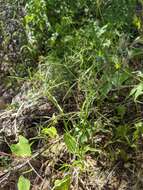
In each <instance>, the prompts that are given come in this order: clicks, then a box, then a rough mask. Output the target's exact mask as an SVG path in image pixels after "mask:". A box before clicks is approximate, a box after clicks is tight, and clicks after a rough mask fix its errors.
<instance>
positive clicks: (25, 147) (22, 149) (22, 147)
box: [10, 136, 31, 157]
mask: <svg viewBox="0 0 143 190" xmlns="http://www.w3.org/2000/svg"><path fill="white" fill-rule="evenodd" d="M10 149H11V151H12V153H13V154H15V155H16V156H21V157H27V156H31V147H30V144H29V142H28V140H27V139H26V138H25V137H23V136H19V142H18V143H17V144H12V145H11V146H10Z"/></svg>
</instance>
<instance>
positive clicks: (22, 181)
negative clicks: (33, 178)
mask: <svg viewBox="0 0 143 190" xmlns="http://www.w3.org/2000/svg"><path fill="white" fill-rule="evenodd" d="M18 190H30V181H29V180H28V179H26V178H25V177H24V176H20V177H19V180H18Z"/></svg>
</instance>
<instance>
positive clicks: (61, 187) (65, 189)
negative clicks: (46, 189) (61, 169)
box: [52, 176, 70, 190]
mask: <svg viewBox="0 0 143 190" xmlns="http://www.w3.org/2000/svg"><path fill="white" fill-rule="evenodd" d="M69 188H70V176H66V177H64V179H62V180H56V181H55V185H54V188H53V189H52V190H69Z"/></svg>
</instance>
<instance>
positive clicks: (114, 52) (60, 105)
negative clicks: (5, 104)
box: [7, 0, 143, 190]
mask: <svg viewBox="0 0 143 190" xmlns="http://www.w3.org/2000/svg"><path fill="white" fill-rule="evenodd" d="M23 4H25V9H26V14H25V16H24V18H23V20H22V21H21V22H23V23H22V24H23V28H24V31H25V36H26V37H25V42H26V43H25V44H24V45H22V47H21V49H20V51H21V55H22V57H23V60H22V64H20V67H18V66H13V71H12V72H11V73H10V75H9V76H10V78H9V77H8V79H7V80H8V82H7V83H11V84H12V85H13V84H14V85H15V86H18V85H19V86H20V85H21V83H22V82H23V81H24V82H27V83H30V88H29V90H28V93H27V96H28V101H29V102H30V101H31V102H36V101H37V100H38V97H46V98H47V99H48V101H49V102H50V103H51V104H52V105H53V106H54V109H55V110H56V111H55V112H54V113H53V114H52V116H51V117H50V119H49V118H48V119H47V120H46V119H45V118H46V117H45V118H44V119H43V120H40V122H39V123H38V124H36V127H35V126H34V127H35V131H38V132H36V135H35V136H34V135H33V136H32V137H31V135H28V132H27V133H26V134H27V136H26V138H29V136H30V138H29V141H30V143H31V147H30V145H29V143H28V140H27V139H25V138H24V137H23V136H24V135H25V133H23V132H22V131H21V133H22V135H23V136H20V141H19V143H18V144H12V145H10V148H11V151H12V153H13V154H14V155H18V156H22V157H23V156H25V155H27V154H28V155H27V156H31V155H32V154H34V152H36V151H38V150H37V149H38V145H37V148H35V146H36V145H35V144H34V143H35V142H36V143H37V141H38V143H41V144H42V145H43V146H46V145H47V143H49V142H53V141H54V140H57V139H60V138H62V142H63V143H64V145H62V146H65V147H64V148H65V149H67V154H69V155H70V158H72V159H71V161H70V162H68V161H67V162H66V161H65V162H62V164H59V167H60V169H59V170H60V171H62V172H63V173H64V175H63V176H62V178H61V179H59V178H57V179H55V181H52V190H68V189H70V185H71V183H73V171H77V170H78V172H77V173H78V177H77V178H80V175H82V173H84V172H85V171H86V167H85V160H86V157H87V155H90V156H91V157H92V158H93V159H94V160H97V161H98V160H102V159H104V160H105V159H106V160H108V161H107V162H109V163H111V165H112V164H114V163H118V162H123V163H124V164H123V165H126V164H128V163H134V164H136V157H138V155H139V154H140V153H141V152H142V140H143V122H142V116H143V109H142V103H143V97H142V95H143V68H142V58H143V52H142V47H143V34H142V32H143V28H142V24H143V15H142V6H143V1H142V0H140V1H138V2H137V1H136V0H120V1H119V0H94V1H93V0H75V1H72V0H71V1H68V0H63V1H61V0H28V1H26V2H23ZM21 65H22V66H21ZM17 68H18V69H17ZM21 81H22V82H21ZM29 104H30V103H29ZM20 106H21V103H19V105H15V104H13V105H12V107H13V109H17V107H18V109H21V108H20ZM36 122H37V120H36ZM47 141H48V142H47ZM38 143H37V144H38ZM33 144H34V145H33ZM60 144H61V139H60V140H59V149H60V148H61V147H60ZM26 147H27V148H26ZM55 149H56V147H55ZM57 149H58V146H57ZM31 152H33V153H31ZM63 152H64V151H63ZM23 154H24V155H23ZM21 180H22V181H21ZM25 180H27V179H26V178H24V177H23V176H22V177H20V178H19V184H20V183H24V182H23V181H25ZM26 183H29V182H26ZM27 186H28V187H27V189H29V188H30V187H29V186H30V184H28V185H27ZM22 189H23V188H22V187H20V185H19V190H22ZM75 189H78V187H76V188H75Z"/></svg>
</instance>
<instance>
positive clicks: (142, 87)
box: [130, 83, 143, 101]
mask: <svg viewBox="0 0 143 190" xmlns="http://www.w3.org/2000/svg"><path fill="white" fill-rule="evenodd" d="M142 94H143V83H139V84H138V85H136V86H135V87H134V88H133V89H132V90H131V92H130V96H134V101H136V100H137V98H138V97H139V96H140V95H142Z"/></svg>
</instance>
